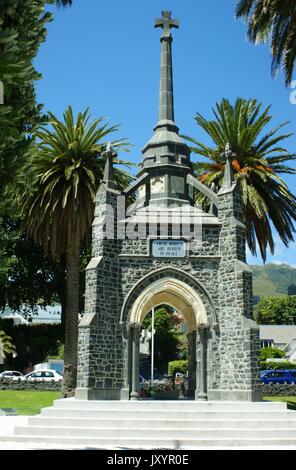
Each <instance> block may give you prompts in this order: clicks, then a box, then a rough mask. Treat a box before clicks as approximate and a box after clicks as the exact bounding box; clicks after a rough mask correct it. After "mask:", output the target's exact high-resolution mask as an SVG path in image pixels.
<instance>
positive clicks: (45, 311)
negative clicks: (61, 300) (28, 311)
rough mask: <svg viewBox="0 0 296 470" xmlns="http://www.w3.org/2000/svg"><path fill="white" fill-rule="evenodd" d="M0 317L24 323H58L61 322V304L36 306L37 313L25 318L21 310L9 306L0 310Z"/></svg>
mask: <svg viewBox="0 0 296 470" xmlns="http://www.w3.org/2000/svg"><path fill="white" fill-rule="evenodd" d="M0 318H2V319H12V320H18V321H19V322H20V323H24V324H32V323H33V324H36V323H60V322H61V306H60V305H56V306H54V307H53V306H51V305H48V306H47V307H46V308H41V307H38V309H37V315H33V314H32V315H31V316H30V317H28V318H25V317H24V316H23V315H22V314H21V312H16V311H13V310H11V309H10V308H6V309H5V310H4V311H3V312H0Z"/></svg>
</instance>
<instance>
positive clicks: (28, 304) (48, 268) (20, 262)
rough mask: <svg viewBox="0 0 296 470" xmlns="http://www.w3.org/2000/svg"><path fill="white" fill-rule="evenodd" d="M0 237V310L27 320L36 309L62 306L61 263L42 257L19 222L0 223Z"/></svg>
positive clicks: (40, 248)
mask: <svg viewBox="0 0 296 470" xmlns="http://www.w3.org/2000/svg"><path fill="white" fill-rule="evenodd" d="M0 222H1V220H0ZM2 233H5V234H6V238H7V241H6V243H5V244H3V245H4V249H3V251H2V255H4V256H3V258H2V260H3V263H2V264H1V266H0V309H5V308H6V307H9V308H11V309H12V310H13V311H18V312H19V313H21V314H23V315H24V316H25V317H27V316H31V315H34V314H35V313H37V309H38V305H39V306H43V307H46V306H47V305H52V304H53V303H55V302H59V303H61V304H62V305H63V300H64V293H65V266H64V263H62V262H61V263H57V262H56V261H54V260H53V259H52V258H51V257H50V256H44V253H43V249H42V246H40V245H36V244H35V243H34V242H33V241H32V240H28V238H27V235H26V233H24V232H22V231H21V229H20V222H19V221H18V222H13V221H12V220H11V219H9V218H5V219H4V220H2Z"/></svg>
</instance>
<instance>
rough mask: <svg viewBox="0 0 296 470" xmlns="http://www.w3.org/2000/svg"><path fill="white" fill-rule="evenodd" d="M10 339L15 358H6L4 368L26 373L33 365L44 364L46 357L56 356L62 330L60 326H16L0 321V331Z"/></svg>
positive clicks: (60, 347) (9, 322) (9, 321)
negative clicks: (5, 333)
mask: <svg viewBox="0 0 296 470" xmlns="http://www.w3.org/2000/svg"><path fill="white" fill-rule="evenodd" d="M2 328H3V329H5V331H6V332H7V333H8V334H9V335H10V337H11V338H12V342H13V344H14V345H15V350H16V353H17V356H16V357H15V358H12V356H8V357H7V361H6V367H7V368H12V369H16V370H20V371H27V370H28V369H31V368H32V366H33V365H35V364H39V363H41V362H44V361H45V360H46V359H47V357H48V356H57V355H58V354H59V353H60V352H61V350H62V346H61V344H62V343H63V337H64V330H63V328H62V326H61V325H48V324H40V325H38V324H37V325H18V326H14V325H13V321H12V320H0V329H2Z"/></svg>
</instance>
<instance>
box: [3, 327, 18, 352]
mask: <svg viewBox="0 0 296 470" xmlns="http://www.w3.org/2000/svg"><path fill="white" fill-rule="evenodd" d="M11 340H12V338H11V336H8V335H7V334H6V333H5V332H4V331H3V330H0V345H1V346H2V351H3V355H4V357H6V355H7V354H12V353H14V352H15V350H16V349H15V346H14V345H13V344H12V342H11Z"/></svg>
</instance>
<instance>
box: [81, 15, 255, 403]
mask: <svg viewBox="0 0 296 470" xmlns="http://www.w3.org/2000/svg"><path fill="white" fill-rule="evenodd" d="M178 26H179V23H178V21H177V20H175V19H172V17H171V13H170V12H168V11H165V12H163V13H162V18H160V19H157V20H155V27H159V28H161V30H162V34H161V38H160V43H161V64H160V91H159V107H158V122H157V124H156V126H155V127H154V130H153V135H152V137H151V139H150V140H149V142H148V143H147V144H146V145H144V147H143V149H142V160H141V164H140V171H139V172H138V174H137V179H136V180H135V181H134V182H133V184H132V185H131V186H130V187H129V188H127V189H126V191H125V192H124V193H120V192H119V191H118V189H117V187H116V184H115V182H114V179H113V163H112V161H113V158H114V156H116V154H115V153H114V150H113V149H112V148H111V146H110V145H108V147H107V149H106V152H105V156H106V167H105V173H104V179H103V181H102V183H101V186H100V189H99V191H98V193H97V196H96V208H95V219H94V223H93V238H92V259H91V261H90V263H89V265H88V267H87V272H86V293H85V314H84V316H83V318H82V320H81V321H80V324H79V347H78V380H77V389H76V393H75V397H76V399H80V400H138V399H139V339H140V333H141V324H142V322H143V319H144V318H145V316H146V315H147V314H148V313H149V312H151V309H152V308H155V307H157V306H159V305H164V304H167V305H169V306H171V307H173V308H174V309H176V311H178V312H179V313H180V314H182V315H183V317H184V319H185V321H186V324H187V330H188V362H189V364H188V398H191V399H194V400H203V401H205V400H209V401H228V400H230V401H259V400H260V384H259V378H258V374H259V366H258V350H259V334H258V328H257V326H256V323H255V322H254V321H253V320H252V273H251V269H250V268H249V267H248V265H247V264H246V253H245V247H246V238H245V225H244V218H243V211H242V199H241V192H240V187H239V185H238V184H236V182H235V180H234V175H233V172H232V165H231V159H232V157H233V155H232V152H231V149H230V148H229V146H228V145H226V147H225V157H226V167H225V174H224V182H223V186H222V187H221V188H220V190H219V191H218V192H216V190H215V188H213V187H212V188H211V189H210V188H208V187H207V186H205V185H204V184H202V183H201V182H200V181H199V180H198V179H197V178H196V176H194V172H193V169H192V163H191V160H190V149H189V147H188V146H187V145H186V144H185V143H184V141H183V140H182V138H181V137H180V135H179V128H178V127H177V125H176V123H175V117H174V94H173V70H172V41H173V39H172V34H171V30H172V28H178ZM197 192H201V193H203V194H204V195H206V196H207V198H208V199H209V202H210V204H209V210H208V212H205V211H204V210H202V208H201V207H199V206H197V205H196V203H195V194H196V193H197ZM132 196H134V199H133V200H132V201H131V197H132ZM128 201H131V202H130V203H128Z"/></svg>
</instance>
